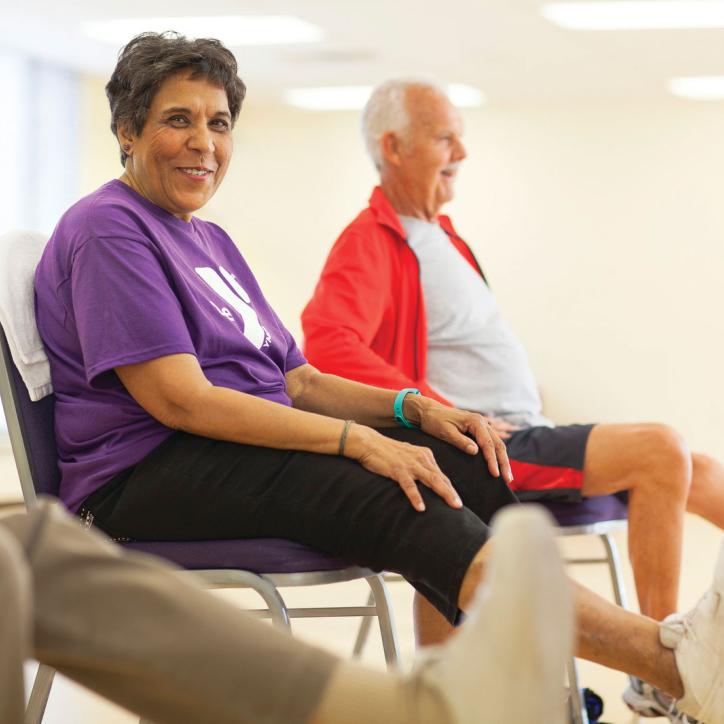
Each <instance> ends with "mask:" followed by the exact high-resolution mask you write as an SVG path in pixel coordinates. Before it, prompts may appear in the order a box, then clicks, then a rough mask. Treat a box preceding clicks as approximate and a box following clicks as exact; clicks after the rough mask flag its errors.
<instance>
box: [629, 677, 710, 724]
mask: <svg viewBox="0 0 724 724" xmlns="http://www.w3.org/2000/svg"><path fill="white" fill-rule="evenodd" d="M622 698H623V700H624V703H625V704H626V706H627V707H628V708H629V709H631V711H633V712H635V713H636V714H638V715H639V716H640V717H645V718H656V717H664V716H665V717H666V718H667V719H668V720H669V721H671V722H682V723H683V722H686V723H687V724H702V723H701V722H697V721H696V719H692V718H691V717H687V716H685V715H683V714H681V713H680V712H679V710H678V709H677V708H676V701H675V700H674V699H673V698H672V697H670V696H669V695H668V694H664V692H663V691H661V689H657V688H656V687H655V686H652V685H651V684H649V683H647V682H645V681H643V680H642V679H639V678H638V677H636V676H629V685H628V688H627V689H626V690H625V691H624V692H623V696H622Z"/></svg>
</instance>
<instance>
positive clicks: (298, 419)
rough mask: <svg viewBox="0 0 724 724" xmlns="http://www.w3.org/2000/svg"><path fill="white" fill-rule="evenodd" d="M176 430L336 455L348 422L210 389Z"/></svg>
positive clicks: (195, 401) (181, 419) (223, 390)
mask: <svg viewBox="0 0 724 724" xmlns="http://www.w3.org/2000/svg"><path fill="white" fill-rule="evenodd" d="M174 427H176V428H178V429H181V430H184V431H185V432H190V433H193V434H196V435H202V436H204V437H211V438H215V439H217V440H229V441H232V442H240V443H245V444H247V445H259V446H261V447H274V448H279V449H284V450H307V451H309V452H319V453H325V454H334V455H336V454H337V452H338V451H339V440H340V436H341V434H342V429H343V427H344V422H343V421H341V420H339V419H334V418H333V417H328V416H325V415H321V414H316V413H314V412H307V411H304V410H298V409H294V408H292V407H287V406H286V405H280V404H278V403H276V402H271V401H270V400H265V399H263V398H260V397H255V396H253V395H247V394H244V393H242V392H237V391H236V390H230V389H227V388H225V387H214V386H209V387H208V388H207V389H206V390H205V391H204V392H203V393H202V394H201V395H199V396H198V398H197V399H195V400H194V402H193V404H191V405H189V407H188V409H187V410H185V411H184V413H183V414H181V415H179V416H178V418H177V420H176V421H175V424H174Z"/></svg>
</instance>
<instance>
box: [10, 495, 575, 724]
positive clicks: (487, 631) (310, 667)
mask: <svg viewBox="0 0 724 724" xmlns="http://www.w3.org/2000/svg"><path fill="white" fill-rule="evenodd" d="M500 539H501V541H503V542H504V543H505V546H501V548H500V553H499V556H498V557H499V560H497V561H496V559H495V554H493V556H494V557H493V563H492V564H491V579H490V582H489V584H488V585H487V586H485V587H484V588H482V589H481V591H480V593H479V594H478V599H477V601H476V603H474V604H472V605H471V607H470V616H469V621H468V623H467V625H466V627H465V631H466V635H465V636H464V637H462V636H461V637H459V638H458V640H456V641H455V642H454V643H453V644H451V645H448V646H446V647H443V648H441V649H439V650H438V651H436V652H435V653H434V654H432V655H431V658H430V659H429V660H428V661H427V662H426V663H425V664H424V665H423V666H422V667H421V668H420V669H419V670H418V671H417V672H415V673H413V674H412V675H411V676H409V677H402V676H400V675H394V674H393V675H390V674H387V673H384V672H375V671H370V670H367V669H363V668H362V667H359V666H357V665H354V664H348V663H345V662H339V661H337V660H336V659H334V658H333V657H332V656H330V655H329V654H325V653H323V652H320V651H318V650H316V649H314V648H312V647H310V646H308V645H306V644H303V643H300V642H298V641H295V640H293V639H291V638H290V637H289V636H287V635H285V634H282V633H279V632H277V631H275V630H274V629H272V628H270V627H268V626H265V625H264V624H261V623H259V622H258V621H255V620H253V619H252V618H249V617H247V616H245V615H244V614H243V613H242V612H240V611H238V610H236V609H234V608H233V607H231V606H229V605H228V604H226V603H224V602H223V601H220V600H218V599H215V598H213V597H212V596H211V595H209V594H208V593H207V592H204V591H201V590H199V589H197V588H195V587H194V586H191V585H189V583H188V582H186V581H185V580H184V579H183V578H182V577H181V576H180V575H179V574H178V572H176V571H175V570H173V569H170V568H169V567H167V566H166V565H164V564H161V563H158V562H156V561H154V560H151V559H149V558H147V557H145V556H140V555H132V554H128V553H124V552H123V551H121V550H120V549H119V548H117V547H116V546H114V545H113V544H111V543H110V542H108V541H107V540H106V539H104V538H102V537H101V536H99V535H97V534H94V533H92V532H88V531H84V530H81V529H80V528H79V526H78V525H77V524H76V523H75V522H74V521H72V520H71V519H69V518H68V517H67V516H66V515H65V514H64V513H62V511H61V510H60V508H59V507H58V506H55V505H49V504H43V505H41V507H40V508H39V509H36V510H35V511H33V512H32V513H31V514H30V515H27V516H26V515H18V516H9V517H7V518H4V519H2V521H0V546H2V547H0V550H2V551H3V553H2V554H0V561H3V565H2V570H3V572H4V573H5V574H6V575H5V577H4V579H3V580H5V579H7V580H10V581H20V582H21V584H20V586H15V587H14V586H13V585H7V586H4V587H3V588H2V589H0V590H2V591H3V592H10V591H13V590H19V591H22V590H24V589H25V588H26V583H28V580H26V581H25V583H22V581H23V580H25V579H24V576H25V574H27V573H28V572H29V573H30V574H31V575H32V583H33V585H34V588H35V597H36V601H37V603H36V606H35V611H34V618H35V631H34V638H35V656H36V657H37V658H38V659H39V660H41V661H43V662H45V663H48V664H50V665H52V666H55V667H56V668H58V669H59V670H60V671H61V672H63V673H64V674H66V675H68V676H70V677H71V678H73V679H75V680H76V681H79V682H80V683H82V684H84V685H86V686H88V687H89V688H91V689H94V690H95V691H98V692H99V693H101V694H104V695H105V696H107V697H108V698H110V699H112V700H113V701H115V702H117V703H119V704H121V705H123V706H126V707H127V708H130V709H131V710H133V711H136V712H138V713H139V714H142V715H143V716H144V717H148V718H151V719H153V720H154V721H157V722H159V724H164V723H169V724H170V723H171V722H174V724H184V723H185V722H188V723H189V724H190V723H191V722H194V723H195V722H199V721H213V722H215V723H216V724H226V723H227V722H228V723H229V724H232V723H234V724H249V723H251V722H254V724H293V723H295V722H299V723H300V724H302V722H312V723H313V724H346V723H347V722H349V724H363V723H364V722H368V721H384V722H385V723H386V724H473V722H475V723H476V724H480V723H481V722H484V724H498V722H500V721H511V720H513V721H516V722H517V724H534V722H535V723H536V724H537V722H539V721H546V722H547V723H549V724H559V723H560V722H562V718H561V699H562V697H561V695H560V694H561V691H560V676H561V671H562V668H563V661H564V659H565V656H566V653H567V649H568V647H569V643H570V639H571V628H572V621H571V615H570V604H569V602H568V598H567V596H568V588H567V587H566V585H565V584H564V583H563V574H562V571H561V563H560V561H559V559H558V557H557V555H556V551H555V549H554V546H553V543H552V541H551V536H550V532H549V530H548V529H547V526H546V524H545V522H543V521H542V520H541V518H540V514H539V513H536V512H534V511H521V510H515V511H511V513H510V517H508V518H505V517H502V518H501V522H500ZM8 541H9V543H8ZM2 543H5V545H2ZM531 550H532V551H533V553H531ZM6 551H10V553H9V554H7V553H6ZM8 572H10V574H11V575H9V576H8V575H7V573H8ZM24 572H25V573H24ZM6 602H7V601H5V600H4V601H3V603H6ZM10 602H11V603H13V602H14V603H20V604H21V605H20V606H17V605H15V606H14V607H10V606H8V607H4V609H3V613H4V614H6V613H7V612H12V611H21V612H22V611H25V612H28V611H30V608H29V606H28V605H27V604H28V601H27V600H24V594H23V595H20V596H15V597H14V598H13V599H12V600H10ZM511 614H513V615H511ZM7 620H9V618H8V619H7ZM506 622H507V623H506ZM16 623H17V621H16ZM18 630H22V625H21V626H20V627H16V628H15V629H14V632H15V633H17V631H18ZM463 638H464V639H465V641H463ZM23 640H25V639H24V637H20V645H19V647H18V648H17V651H15V655H14V657H13V659H12V668H11V669H10V671H9V672H6V673H8V674H9V677H8V678H6V679H3V680H2V684H5V683H7V684H9V685H11V686H15V687H16V688H15V689H14V691H15V693H16V695H15V698H14V699H13V697H12V696H11V697H5V696H3V697H2V699H0V702H3V705H6V704H8V702H10V703H12V705H13V706H14V707H15V708H14V709H13V710H12V711H9V712H8V714H7V717H6V716H5V711H3V712H2V713H3V719H2V720H3V721H20V720H21V717H22V696H18V695H17V692H20V691H22V686H21V685H19V684H18V675H19V674H18V672H19V670H20V667H19V659H20V658H21V657H22V656H23V655H24V654H25V653H26V652H25V651H23V646H22V641H23ZM12 641H13V639H12V638H4V639H3V643H4V646H5V649H4V653H7V651H8V649H7V646H6V644H11V643H12ZM493 644H494V645H493ZM513 672H514V673H515V675H513ZM12 677H14V678H12ZM506 687H507V688H506ZM508 690H510V691H508ZM522 690H523V691H526V692H527V693H526V696H523V697H521V696H520V692H521V691H522ZM11 691H13V690H12V689H11ZM513 692H515V696H513ZM523 702H525V703H523ZM491 707H492V708H491ZM483 708H484V709H485V710H486V711H488V712H489V713H488V714H485V718H484V719H483V718H481V710H483ZM509 713H510V715H509V716H508V714H509ZM511 717H512V718H511Z"/></svg>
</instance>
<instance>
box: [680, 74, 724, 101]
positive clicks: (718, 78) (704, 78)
mask: <svg viewBox="0 0 724 724" xmlns="http://www.w3.org/2000/svg"><path fill="white" fill-rule="evenodd" d="M669 90H670V91H671V92H672V93H673V94H674V95H675V96H679V97H680V98H688V99H690V100H694V101H718V100H724V76H722V75H701V76H690V77H685V78H672V79H671V80H670V81H669Z"/></svg>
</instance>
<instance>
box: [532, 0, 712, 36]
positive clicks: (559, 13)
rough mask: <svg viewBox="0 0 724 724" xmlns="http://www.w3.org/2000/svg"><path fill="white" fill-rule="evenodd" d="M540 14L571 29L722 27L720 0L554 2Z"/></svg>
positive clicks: (542, 9) (543, 8)
mask: <svg viewBox="0 0 724 724" xmlns="http://www.w3.org/2000/svg"><path fill="white" fill-rule="evenodd" d="M541 14H542V15H543V17H544V18H545V19H546V20H550V21H551V22H552V23H555V24H556V25H560V26H561V27H563V28H569V29H571V30H670V29H687V28H689V29H691V28H724V1H723V0H611V1H610V2H558V3H548V4H546V5H544V6H543V7H542V8H541Z"/></svg>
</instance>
